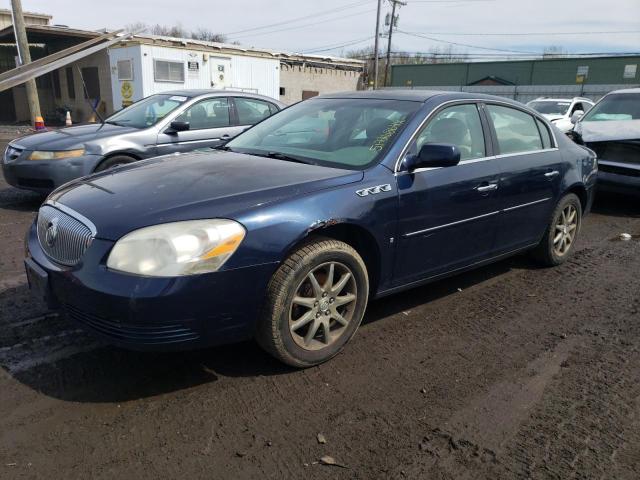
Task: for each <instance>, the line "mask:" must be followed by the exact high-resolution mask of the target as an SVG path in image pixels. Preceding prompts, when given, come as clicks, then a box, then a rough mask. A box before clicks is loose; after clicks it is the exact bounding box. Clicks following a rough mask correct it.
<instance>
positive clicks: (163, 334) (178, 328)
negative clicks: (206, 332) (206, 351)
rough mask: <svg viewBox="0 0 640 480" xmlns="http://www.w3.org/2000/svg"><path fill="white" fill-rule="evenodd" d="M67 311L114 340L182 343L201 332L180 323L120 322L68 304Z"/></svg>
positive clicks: (76, 318)
mask: <svg viewBox="0 0 640 480" xmlns="http://www.w3.org/2000/svg"><path fill="white" fill-rule="evenodd" d="M64 307H65V311H66V312H67V314H68V315H69V317H71V318H72V319H73V320H75V321H77V322H80V323H82V324H84V325H86V326H88V327H89V328H91V329H93V330H95V331H96V332H98V333H100V334H102V335H104V336H105V337H108V338H110V339H112V340H115V341H119V342H124V343H131V344H143V345H154V344H155V345H158V344H170V343H180V342H187V341H192V340H197V339H198V338H200V334H199V333H198V332H197V331H195V330H192V329H191V328H189V327H186V326H184V325H180V324H169V325H168V324H157V325H146V324H145V325H142V324H133V323H120V322H118V321H115V320H107V319H106V318H102V317H100V316H98V315H95V314H92V313H88V312H85V311H83V310H81V309H79V308H77V307H74V306H73V305H70V304H66V305H65V306H64Z"/></svg>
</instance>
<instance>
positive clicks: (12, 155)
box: [4, 145, 22, 163]
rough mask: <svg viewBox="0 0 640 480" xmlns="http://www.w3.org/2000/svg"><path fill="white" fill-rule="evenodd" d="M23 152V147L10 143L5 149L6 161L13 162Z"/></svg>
mask: <svg viewBox="0 0 640 480" xmlns="http://www.w3.org/2000/svg"><path fill="white" fill-rule="evenodd" d="M21 154H22V149H20V148H16V147H13V146H11V145H8V146H7V148H6V150H5V151H4V163H11V162H13V161H15V160H17V159H18V157H19V156H20V155H21Z"/></svg>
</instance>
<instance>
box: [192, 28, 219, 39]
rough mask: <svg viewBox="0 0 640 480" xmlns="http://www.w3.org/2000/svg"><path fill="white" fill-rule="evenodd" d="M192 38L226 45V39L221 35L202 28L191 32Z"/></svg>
mask: <svg viewBox="0 0 640 480" xmlns="http://www.w3.org/2000/svg"><path fill="white" fill-rule="evenodd" d="M191 38H193V39H194V40H204V41H207V42H217V43H224V42H225V41H226V38H225V36H224V35H223V34H221V33H216V32H214V31H212V30H209V29H208V28H204V27H200V28H198V29H197V30H194V31H192V32H191Z"/></svg>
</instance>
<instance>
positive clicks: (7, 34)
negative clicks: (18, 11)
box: [0, 25, 106, 43]
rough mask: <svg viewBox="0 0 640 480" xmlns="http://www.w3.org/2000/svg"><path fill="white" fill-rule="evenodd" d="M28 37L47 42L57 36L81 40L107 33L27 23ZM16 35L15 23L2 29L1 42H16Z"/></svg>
mask: <svg viewBox="0 0 640 480" xmlns="http://www.w3.org/2000/svg"><path fill="white" fill-rule="evenodd" d="M26 30H27V37H28V39H29V43H47V42H48V41H51V40H53V39H56V38H61V37H63V38H68V39H75V40H79V41H84V40H88V39H91V38H95V37H99V36H100V35H102V34H104V33H106V30H103V31H93V30H79V29H77V28H68V27H62V26H56V25H27V26H26ZM14 42H15V36H14V33H13V25H9V26H8V27H6V28H3V29H2V30H0V43H14Z"/></svg>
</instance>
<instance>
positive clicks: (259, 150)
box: [227, 98, 422, 170]
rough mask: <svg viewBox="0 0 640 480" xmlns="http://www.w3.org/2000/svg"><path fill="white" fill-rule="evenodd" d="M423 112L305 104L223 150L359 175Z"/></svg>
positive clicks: (411, 105)
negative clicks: (414, 117)
mask: <svg viewBox="0 0 640 480" xmlns="http://www.w3.org/2000/svg"><path fill="white" fill-rule="evenodd" d="M421 106H422V104H421V103H419V102H411V101H401V100H378V99H355V98H354V99H344V98H318V99H313V100H307V101H304V102H300V103H298V104H296V105H294V106H292V107H290V108H288V109H286V110H283V111H282V112H280V113H277V114H275V115H274V116H272V117H269V118H268V119H266V120H264V121H263V122H262V123H259V124H258V125H256V126H255V127H253V128H252V129H250V130H248V131H246V132H245V133H243V134H241V135H239V136H237V137H236V138H235V139H233V140H232V141H231V142H229V143H228V144H227V148H228V149H230V150H232V151H234V152H240V153H249V154H254V155H264V156H271V157H276V158H283V159H290V160H298V161H305V162H308V163H314V164H318V165H325V166H331V167H338V168H348V169H353V170H360V169H364V168H367V167H368V166H369V165H372V164H374V163H376V162H377V161H379V159H380V158H381V157H382V156H383V155H384V153H385V152H386V151H387V149H388V148H389V146H390V145H392V144H393V141H394V140H395V138H396V137H397V135H398V134H399V133H400V131H401V130H402V129H403V127H404V125H405V124H406V123H407V121H408V120H409V119H410V117H411V116H412V115H413V114H414V113H415V112H416V111H417V110H418V109H419V108H420V107H421ZM285 157H288V158H285Z"/></svg>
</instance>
